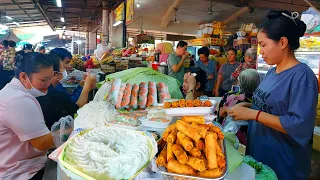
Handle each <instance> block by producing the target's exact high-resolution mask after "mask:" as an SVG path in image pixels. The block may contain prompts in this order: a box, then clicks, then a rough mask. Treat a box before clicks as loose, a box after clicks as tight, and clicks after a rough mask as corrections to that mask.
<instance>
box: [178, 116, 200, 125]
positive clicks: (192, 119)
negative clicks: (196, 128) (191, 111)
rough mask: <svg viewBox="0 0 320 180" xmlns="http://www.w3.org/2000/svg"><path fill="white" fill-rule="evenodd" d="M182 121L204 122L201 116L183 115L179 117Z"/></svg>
mask: <svg viewBox="0 0 320 180" xmlns="http://www.w3.org/2000/svg"><path fill="white" fill-rule="evenodd" d="M181 120H182V121H184V122H186V123H193V122H194V123H197V124H204V123H205V119H204V117H203V116H184V117H182V118H181Z"/></svg>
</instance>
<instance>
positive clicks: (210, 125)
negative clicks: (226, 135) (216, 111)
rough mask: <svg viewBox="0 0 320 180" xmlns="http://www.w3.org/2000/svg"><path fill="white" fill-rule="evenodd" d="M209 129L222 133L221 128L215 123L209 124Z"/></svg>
mask: <svg viewBox="0 0 320 180" xmlns="http://www.w3.org/2000/svg"><path fill="white" fill-rule="evenodd" d="M209 131H211V132H214V133H217V134H219V133H221V129H220V128H218V127H217V126H215V125H213V124H209Z"/></svg>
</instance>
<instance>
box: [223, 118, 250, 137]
mask: <svg viewBox="0 0 320 180" xmlns="http://www.w3.org/2000/svg"><path fill="white" fill-rule="evenodd" d="M247 125H248V121H235V120H233V118H232V117H231V116H227V117H226V118H225V120H224V122H223V132H232V133H234V134H235V133H237V132H238V130H239V129H240V127H241V126H247Z"/></svg>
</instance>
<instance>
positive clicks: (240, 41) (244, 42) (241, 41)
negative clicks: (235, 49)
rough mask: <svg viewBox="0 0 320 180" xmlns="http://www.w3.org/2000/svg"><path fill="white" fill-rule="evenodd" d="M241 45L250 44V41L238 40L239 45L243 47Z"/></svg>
mask: <svg viewBox="0 0 320 180" xmlns="http://www.w3.org/2000/svg"><path fill="white" fill-rule="evenodd" d="M241 44H250V43H249V41H248V39H238V40H237V45H241Z"/></svg>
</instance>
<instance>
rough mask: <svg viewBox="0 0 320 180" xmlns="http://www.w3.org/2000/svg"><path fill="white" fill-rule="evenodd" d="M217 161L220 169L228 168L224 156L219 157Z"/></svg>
mask: <svg viewBox="0 0 320 180" xmlns="http://www.w3.org/2000/svg"><path fill="white" fill-rule="evenodd" d="M217 161H218V167H219V168H225V167H226V160H225V158H224V156H217Z"/></svg>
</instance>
